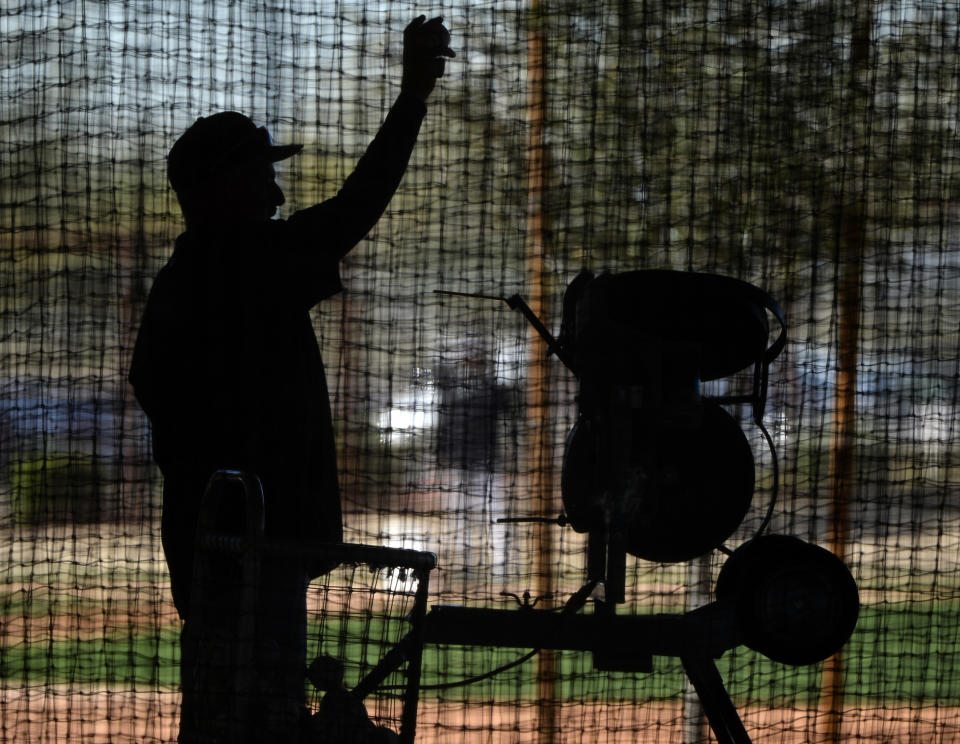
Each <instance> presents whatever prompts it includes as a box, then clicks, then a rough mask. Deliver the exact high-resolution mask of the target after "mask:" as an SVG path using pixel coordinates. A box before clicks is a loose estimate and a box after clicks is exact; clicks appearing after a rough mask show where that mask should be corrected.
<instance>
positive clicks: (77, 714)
mask: <svg viewBox="0 0 960 744" xmlns="http://www.w3.org/2000/svg"><path fill="white" fill-rule="evenodd" d="M178 705H179V695H177V694H176V693H173V692H142V693H130V692H119V691H110V690H96V691H94V690H88V691H81V690H76V689H72V690H71V689H68V688H64V687H57V686H47V687H37V688H34V689H25V690H0V744H62V742H70V744H80V743H81V742H82V744H166V743H167V742H174V741H175V740H176V731H177V721H178ZM741 713H742V715H743V719H744V723H745V725H746V728H747V731H748V732H749V733H750V735H751V737H752V739H753V741H754V742H755V744H812V743H813V742H816V741H818V740H819V737H818V735H817V730H816V723H817V719H816V711H811V710H804V709H762V710H761V709H756V708H754V709H747V710H744V711H741ZM557 724H558V726H557V728H558V734H557V737H556V739H555V740H556V741H557V742H558V743H560V742H562V743H563V744H586V743H587V742H590V744H593V743H597V744H601V743H602V744H614V742H624V743H626V742H630V743H631V744H641V743H644V742H650V743H651V744H653V743H654V742H656V743H657V744H661V743H662V744H667V743H669V744H680V742H681V741H682V738H681V720H680V706H679V704H672V703H640V704H635V705H634V704H626V703H620V704H611V705H579V704H564V705H562V706H560V708H559V711H558V719H557ZM537 729H538V721H537V711H536V709H535V708H534V707H533V706H530V707H518V706H514V705H506V704H484V703H470V704H469V705H466V704H462V703H450V704H439V703H436V702H433V701H423V702H422V703H421V704H420V709H419V717H418V725H417V742H418V744H427V743H429V744H454V743H457V744H463V742H477V744H480V743H481V742H483V744H525V743H526V742H531V743H532V742H535V741H536V740H537ZM841 738H842V740H843V741H857V742H858V743H859V744H894V743H896V744H900V743H901V742H922V743H923V744H947V743H948V742H955V741H960V708H957V707H953V708H933V707H930V708H896V707H877V708H850V709H848V710H847V712H846V713H845V715H844V725H843V731H842V737H841Z"/></svg>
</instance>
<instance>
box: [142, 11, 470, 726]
mask: <svg viewBox="0 0 960 744" xmlns="http://www.w3.org/2000/svg"><path fill="white" fill-rule="evenodd" d="M441 20H442V19H439V18H434V19H432V20H430V21H426V20H425V17H423V16H421V17H420V18H418V19H416V20H415V21H413V22H412V23H411V24H410V25H409V26H408V27H407V28H406V30H405V31H404V52H403V78H402V82H401V92H400V95H399V96H398V97H397V100H396V102H395V103H394V105H393V107H392V108H391V110H390V112H389V114H388V116H387V118H386V120H385V121H384V123H383V126H382V127H381V129H380V131H379V133H378V134H377V136H376V138H375V139H374V140H373V142H372V143H371V144H370V146H369V148H368V149H367V151H366V153H365V154H364V156H363V157H362V158H361V160H360V161H359V163H358V164H357V167H356V169H355V170H354V172H353V173H352V174H351V175H350V177H349V178H347V180H346V182H345V183H344V185H343V188H342V189H341V190H340V192H339V193H338V194H337V195H336V196H335V197H333V198H332V199H329V200H328V201H325V202H323V203H322V204H318V205H316V206H313V207H310V208H308V209H304V210H302V211H299V212H297V213H295V214H293V215H291V216H290V217H289V219H287V220H279V219H277V220H275V219H272V218H273V216H274V214H275V213H276V210H277V207H279V206H280V205H282V204H283V202H284V197H283V193H282V192H281V190H280V188H279V187H278V186H277V184H276V182H275V180H274V179H275V172H274V167H273V163H274V162H276V161H279V160H283V159H285V158H288V157H290V156H292V155H294V154H296V153H297V152H299V151H300V150H301V149H302V146H301V145H285V146H277V145H274V144H273V143H272V142H271V140H270V135H269V134H268V132H267V130H266V129H264V128H263V127H259V128H258V127H257V126H256V125H255V124H254V123H253V122H252V121H251V120H250V119H248V118H247V117H246V116H244V115H242V114H239V113H236V112H224V113H219V114H214V115H212V116H209V117H206V118H201V119H198V120H197V121H196V122H195V123H194V124H193V125H192V126H191V127H190V128H189V129H188V130H187V131H186V132H185V133H184V134H183V135H182V136H181V137H180V139H178V140H177V142H176V143H175V144H174V145H173V147H172V149H171V150H170V154H169V157H168V176H169V180H170V183H171V185H172V186H173V188H174V190H175V191H176V193H177V197H178V199H179V201H180V204H181V207H182V210H183V214H184V218H185V220H186V223H187V229H186V232H184V233H183V234H182V235H180V237H179V238H178V239H177V242H176V247H175V249H174V253H173V256H172V257H171V258H170V260H169V262H168V263H167V264H166V266H164V268H163V269H162V270H161V271H160V273H159V274H158V275H157V277H156V280H155V282H154V284H153V287H152V289H151V292H150V297H149V300H148V302H147V306H146V309H145V311H144V314H143V319H142V322H141V327H140V333H139V336H138V338H137V343H136V348H135V351H134V358H133V363H132V366H131V371H130V381H131V383H132V384H133V386H134V389H135V391H136V395H137V399H138V400H139V402H140V404H141V405H142V407H143V409H144V411H145V412H146V413H147V415H148V417H149V418H150V421H151V424H152V428H153V451H154V459H155V460H156V462H157V464H158V465H159V467H160V470H161V472H162V474H163V479H164V488H163V520H162V540H163V548H164V554H165V556H166V559H167V563H168V566H169V569H170V578H171V586H172V592H173V599H174V603H175V605H176V607H177V611H178V612H179V614H180V616H181V617H182V618H183V619H184V621H185V622H184V628H183V636H182V644H181V645H182V656H183V658H182V685H183V693H184V695H183V710H182V714H181V732H180V740H181V741H182V742H188V741H191V740H193V739H197V740H199V739H203V740H204V741H229V740H230V737H231V735H230V733H229V732H230V731H231V718H232V717H233V718H234V719H235V715H234V714H235V710H234V703H235V700H233V699H232V698H231V695H232V693H231V690H234V689H235V679H234V677H235V674H236V670H235V669H234V668H233V667H231V665H230V662H229V658H231V654H232V653H233V649H231V648H230V643H231V636H230V633H229V632H228V630H226V628H228V626H230V623H231V621H232V622H233V624H234V625H235V624H236V618H235V617H233V618H231V617H229V615H230V614H231V612H233V611H234V607H235V605H234V604H231V603H232V602H235V594H236V592H235V591H234V590H235V589H236V586H235V581H236V577H235V576H234V575H233V574H231V570H232V569H231V568H230V567H229V565H228V564H221V565H222V571H223V572H222V575H220V576H219V577H217V578H218V581H217V582H215V583H214V586H213V589H212V590H211V591H212V593H213V594H212V595H211V596H205V597H202V598H198V597H191V591H190V590H191V581H192V575H193V568H194V551H193V548H194V539H195V533H196V526H197V519H198V510H199V505H200V500H201V497H202V495H203V492H204V490H205V487H206V485H207V482H208V480H209V478H210V476H211V474H212V473H214V472H215V471H217V470H219V469H222V468H230V469H237V470H244V471H247V472H249V473H253V474H255V475H257V476H259V478H260V480H261V481H262V483H263V489H264V494H265V504H266V518H265V522H266V527H265V532H266V536H267V538H268V539H274V540H275V539H277V538H280V539H282V538H284V537H293V538H308V539H312V540H316V539H320V540H328V541H337V540H339V539H340V538H341V534H342V533H341V517H340V496H339V490H338V485H337V472H336V455H335V450H334V439H333V431H332V426H331V416H330V405H329V401H328V395H327V388H326V382H325V378H324V369H323V362H322V360H321V357H320V351H319V347H318V344H317V340H316V337H315V335H314V331H313V326H312V323H311V319H310V315H309V311H310V309H311V308H312V307H313V306H314V305H316V304H317V303H318V302H320V301H321V300H324V299H327V298H329V297H331V296H332V295H334V294H336V293H337V292H339V291H340V290H341V289H342V286H341V283H340V275H339V268H338V262H339V261H340V259H341V258H343V256H344V255H345V254H346V253H347V252H348V251H350V250H351V249H352V248H353V247H354V246H355V245H356V244H357V243H358V242H359V241H360V240H361V239H362V238H363V237H364V236H365V235H366V234H367V232H368V231H369V230H370V229H371V228H372V227H373V225H374V224H375V223H376V221H377V220H378V219H379V217H380V215H381V214H382V213H383V211H384V209H385V208H386V206H387V203H388V202H389V200H390V198H391V197H392V195H393V193H394V191H395V190H396V188H397V186H398V185H399V183H400V180H401V178H402V176H403V173H404V170H405V169H406V166H407V161H408V159H409V157H410V153H411V150H412V148H413V145H414V142H415V140H416V137H417V134H418V131H419V127H420V123H421V121H422V119H423V116H424V114H425V113H426V107H425V105H424V103H425V101H426V99H427V97H428V96H429V94H430V92H431V91H432V89H433V87H434V84H435V82H436V78H438V77H439V76H441V75H442V74H443V64H444V56H449V57H452V56H454V54H453V52H452V51H451V50H450V48H449V46H448V44H449V39H450V37H449V34H448V33H447V31H446V29H444V28H443V26H442V24H441ZM238 508H239V504H238ZM328 568H329V567H327V566H322V565H312V566H305V565H302V561H299V560H298V559H287V560H283V559H279V558H276V559H271V560H265V561H264V563H263V567H262V579H261V586H262V591H261V596H260V603H259V607H258V611H257V616H256V624H257V631H258V645H257V649H256V654H257V675H258V681H259V683H260V687H259V691H258V694H257V700H258V704H257V705H256V706H255V707H256V708H257V710H256V713H255V715H253V723H254V730H253V733H254V736H253V739H255V740H257V741H261V742H273V741H278V742H279V741H284V742H290V741H295V740H296V726H297V719H298V718H299V717H301V716H302V713H303V707H304V668H305V654H306V641H305V633H306V624H305V623H306V619H305V597H306V586H307V583H308V581H309V579H310V577H312V576H316V575H318V574H319V573H321V572H323V571H324V570H326V569H328ZM217 591H222V592H223V596H219V595H217V594H216V592H217ZM231 592H233V594H231ZM205 594H206V589H205ZM201 600H203V601H205V602H206V603H207V604H206V605H204V606H205V607H206V606H208V605H209V606H212V607H213V608H214V612H216V608H217V607H219V608H220V612H221V621H220V625H222V626H223V627H222V628H220V630H221V631H222V632H220V634H219V635H217V633H213V634H212V635H211V632H210V629H209V628H207V629H198V628H196V627H194V625H195V624H196V623H192V622H191V615H192V612H193V610H192V608H195V607H196V606H197V605H196V603H197V602H198V601H201ZM204 617H205V625H206V624H208V622H207V621H209V620H210V617H209V615H208V613H207V612H205V613H204ZM213 624H215V625H216V624H217V623H216V622H214V623H213ZM201 630H203V633H202V634H201V632H200V631H201ZM218 632H219V631H218Z"/></svg>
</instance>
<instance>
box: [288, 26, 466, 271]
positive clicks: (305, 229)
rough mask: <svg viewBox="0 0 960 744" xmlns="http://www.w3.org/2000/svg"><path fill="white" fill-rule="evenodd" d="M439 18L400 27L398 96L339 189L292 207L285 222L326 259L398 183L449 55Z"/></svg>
mask: <svg viewBox="0 0 960 744" xmlns="http://www.w3.org/2000/svg"><path fill="white" fill-rule="evenodd" d="M449 43H450V34H449V32H448V31H447V29H446V28H444V26H443V23H442V19H441V18H433V19H431V20H429V21H427V20H425V16H420V17H419V18H417V19H416V20H414V21H413V22H412V23H410V24H409V25H408V26H407V28H406V29H405V30H404V43H403V77H402V80H401V86H400V95H399V96H398V97H397V100H396V102H395V103H394V104H393V107H392V108H391V109H390V112H389V113H388V114H387V118H386V120H385V121H384V123H383V125H382V126H381V127H380V131H379V132H378V133H377V136H376V137H375V138H374V140H373V142H371V143H370V146H369V147H368V148H367V151H366V152H365V153H364V155H363V157H362V158H360V161H359V162H358V163H357V166H356V168H355V169H354V171H353V173H351V174H350V176H349V177H348V178H347V180H346V181H345V182H344V184H343V187H342V188H341V189H340V191H339V193H338V194H337V195H336V196H335V197H333V198H331V199H328V200H327V201H325V202H323V203H322V204H318V205H316V206H314V207H311V208H309V209H305V210H302V211H300V212H297V213H296V214H294V215H293V216H291V217H290V219H289V221H288V222H289V226H290V228H292V229H293V230H295V231H296V232H297V233H299V234H300V235H302V237H303V239H304V240H305V241H307V242H312V241H313V240H320V241H322V243H323V250H324V254H325V255H326V259H327V260H333V261H339V260H340V259H341V258H342V257H343V256H345V255H346V254H347V253H348V252H349V251H350V250H351V249H352V248H353V247H354V246H355V245H356V244H357V243H358V242H359V241H360V240H362V239H363V237H364V236H365V235H366V234H367V233H368V232H370V230H371V228H372V227H373V226H374V225H375V224H376V222H377V220H378V219H380V216H381V215H382V214H383V212H384V210H385V209H386V207H387V204H388V203H389V202H390V199H391V198H392V197H393V194H394V192H395V191H396V190H397V187H398V186H399V185H400V181H401V179H402V178H403V174H404V172H405V171H406V168H407V163H408V162H409V160H410V154H411V152H412V151H413V146H414V143H415V142H416V139H417V135H418V133H419V131H420V124H421V122H422V121H423V117H424V115H425V114H426V110H427V109H426V105H425V103H426V99H427V97H428V96H429V95H430V93H431V92H432V90H433V88H434V85H435V84H436V80H437V78H438V77H440V76H442V75H443V70H444V62H445V58H446V57H453V56H455V55H454V52H453V50H452V49H450V46H449Z"/></svg>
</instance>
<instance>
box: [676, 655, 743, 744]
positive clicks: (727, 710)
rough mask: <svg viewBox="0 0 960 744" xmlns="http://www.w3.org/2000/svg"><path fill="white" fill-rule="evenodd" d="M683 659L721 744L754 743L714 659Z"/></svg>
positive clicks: (718, 743) (688, 675) (685, 657)
mask: <svg viewBox="0 0 960 744" xmlns="http://www.w3.org/2000/svg"><path fill="white" fill-rule="evenodd" d="M680 660H681V662H683V670H684V671H685V672H686V673H687V677H688V678H689V679H690V682H691V683H693V687H694V689H695V690H696V691H697V695H699V696H700V701H701V702H702V703H703V709H704V711H705V712H706V714H707V720H708V721H710V728H712V729H713V733H714V735H715V736H716V737H717V744H751V742H750V736H749V735H748V734H747V730H746V729H745V728H744V727H743V721H741V720H740V715H739V714H738V713H737V709H736V708H735V707H734V705H733V701H732V700H730V696H729V695H728V694H727V690H726V688H725V687H724V686H723V678H721V677H720V672H719V671H717V665H716V664H714V663H713V659H710V658H702V657H693V656H683V657H681V658H680Z"/></svg>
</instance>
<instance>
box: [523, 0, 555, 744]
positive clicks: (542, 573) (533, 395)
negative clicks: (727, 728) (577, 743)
mask: <svg viewBox="0 0 960 744" xmlns="http://www.w3.org/2000/svg"><path fill="white" fill-rule="evenodd" d="M541 13H542V10H541V7H540V2H539V0H530V13H529V15H528V21H529V27H528V30H527V89H528V103H527V122H528V131H529V139H528V143H527V251H528V253H527V256H528V258H527V275H528V286H529V295H530V303H529V304H530V309H531V310H532V311H533V313H534V314H535V315H536V316H537V317H539V318H543V319H544V320H547V319H548V317H549V311H550V303H549V297H548V295H547V293H546V292H545V291H544V275H545V273H546V269H545V265H544V256H545V253H546V247H547V246H546V243H547V234H548V221H547V215H546V214H545V211H544V206H543V197H544V193H545V190H546V169H547V163H546V151H545V147H546V146H545V141H544V128H545V121H546V93H545V91H544V66H545V55H544V38H543V28H542V23H541V20H542V19H541ZM529 333H530V340H529V346H528V348H529V350H530V364H529V376H528V378H527V430H528V434H529V436H528V439H527V458H528V460H527V462H528V466H527V470H528V473H529V481H528V482H529V484H530V491H531V494H532V495H533V498H534V500H535V502H536V504H537V510H536V511H537V513H539V514H544V515H547V514H553V513H555V512H556V508H555V506H554V503H553V501H554V499H553V467H552V459H551V458H550V457H549V453H550V450H551V445H552V441H551V437H550V420H551V416H550V400H549V393H548V390H549V366H548V364H549V361H548V359H547V348H546V343H545V342H544V340H543V339H542V338H541V337H540V335H539V334H538V333H537V332H536V331H535V330H532V329H531V330H530V331H529ZM555 529H556V528H555V527H554V526H552V525H549V524H543V525H539V526H538V527H537V535H538V538H537V541H536V559H535V571H536V575H537V596H538V597H545V596H547V595H552V594H553V593H554V575H553V563H552V560H553V553H554V542H553V531H554V530H555ZM537 700H538V709H537V720H538V730H539V742H540V744H552V743H553V742H554V741H556V738H557V733H558V726H557V718H558V715H557V714H558V710H557V705H556V654H555V652H553V651H541V652H540V653H539V654H538V655H537Z"/></svg>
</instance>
